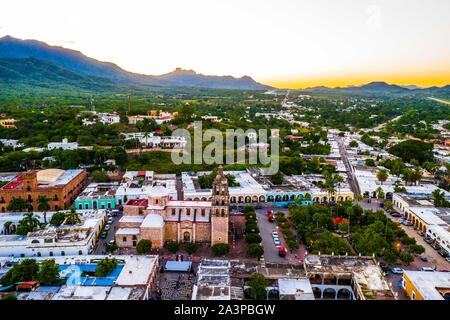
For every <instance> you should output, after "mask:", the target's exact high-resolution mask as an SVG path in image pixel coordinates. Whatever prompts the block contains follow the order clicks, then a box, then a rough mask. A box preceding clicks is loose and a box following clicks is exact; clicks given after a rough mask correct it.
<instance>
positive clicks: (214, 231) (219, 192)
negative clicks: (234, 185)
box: [211, 166, 230, 245]
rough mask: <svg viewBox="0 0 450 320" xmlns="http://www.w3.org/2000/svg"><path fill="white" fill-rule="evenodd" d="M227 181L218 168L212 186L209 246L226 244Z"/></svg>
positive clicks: (220, 167) (221, 169) (221, 168)
mask: <svg viewBox="0 0 450 320" xmlns="http://www.w3.org/2000/svg"><path fill="white" fill-rule="evenodd" d="M229 198H230V197H229V193H228V180H227V178H226V177H225V175H224V174H223V167H222V166H219V168H218V170H217V176H216V178H215V179H214V182H213V185H212V208H211V245H214V244H216V243H228V211H229Z"/></svg>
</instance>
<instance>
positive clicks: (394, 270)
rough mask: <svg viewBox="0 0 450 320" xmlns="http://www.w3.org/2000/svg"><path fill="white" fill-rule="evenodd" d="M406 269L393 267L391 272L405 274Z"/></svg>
mask: <svg viewBox="0 0 450 320" xmlns="http://www.w3.org/2000/svg"><path fill="white" fill-rule="evenodd" d="M404 271H405V270H403V269H402V268H391V272H392V273H395V274H403V272H404Z"/></svg>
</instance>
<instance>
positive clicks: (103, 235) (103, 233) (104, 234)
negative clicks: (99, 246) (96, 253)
mask: <svg viewBox="0 0 450 320" xmlns="http://www.w3.org/2000/svg"><path fill="white" fill-rule="evenodd" d="M107 236H108V232H106V231H103V232H102V235H101V237H102V239H106V237H107Z"/></svg>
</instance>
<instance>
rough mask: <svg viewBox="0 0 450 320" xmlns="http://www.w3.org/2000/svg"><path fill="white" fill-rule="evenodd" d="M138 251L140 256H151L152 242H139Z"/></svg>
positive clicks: (144, 240) (145, 240) (143, 240)
mask: <svg viewBox="0 0 450 320" xmlns="http://www.w3.org/2000/svg"><path fill="white" fill-rule="evenodd" d="M136 251H137V253H138V254H149V253H150V252H152V241H151V240H147V239H142V240H139V242H138V243H137V245H136Z"/></svg>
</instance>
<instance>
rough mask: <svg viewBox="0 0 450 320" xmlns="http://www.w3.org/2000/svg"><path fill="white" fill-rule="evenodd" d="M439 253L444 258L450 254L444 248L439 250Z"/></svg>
mask: <svg viewBox="0 0 450 320" xmlns="http://www.w3.org/2000/svg"><path fill="white" fill-rule="evenodd" d="M439 254H440V255H441V256H443V257H444V258H447V257H448V256H450V255H449V254H448V251H447V250H445V249H441V250H439Z"/></svg>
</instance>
